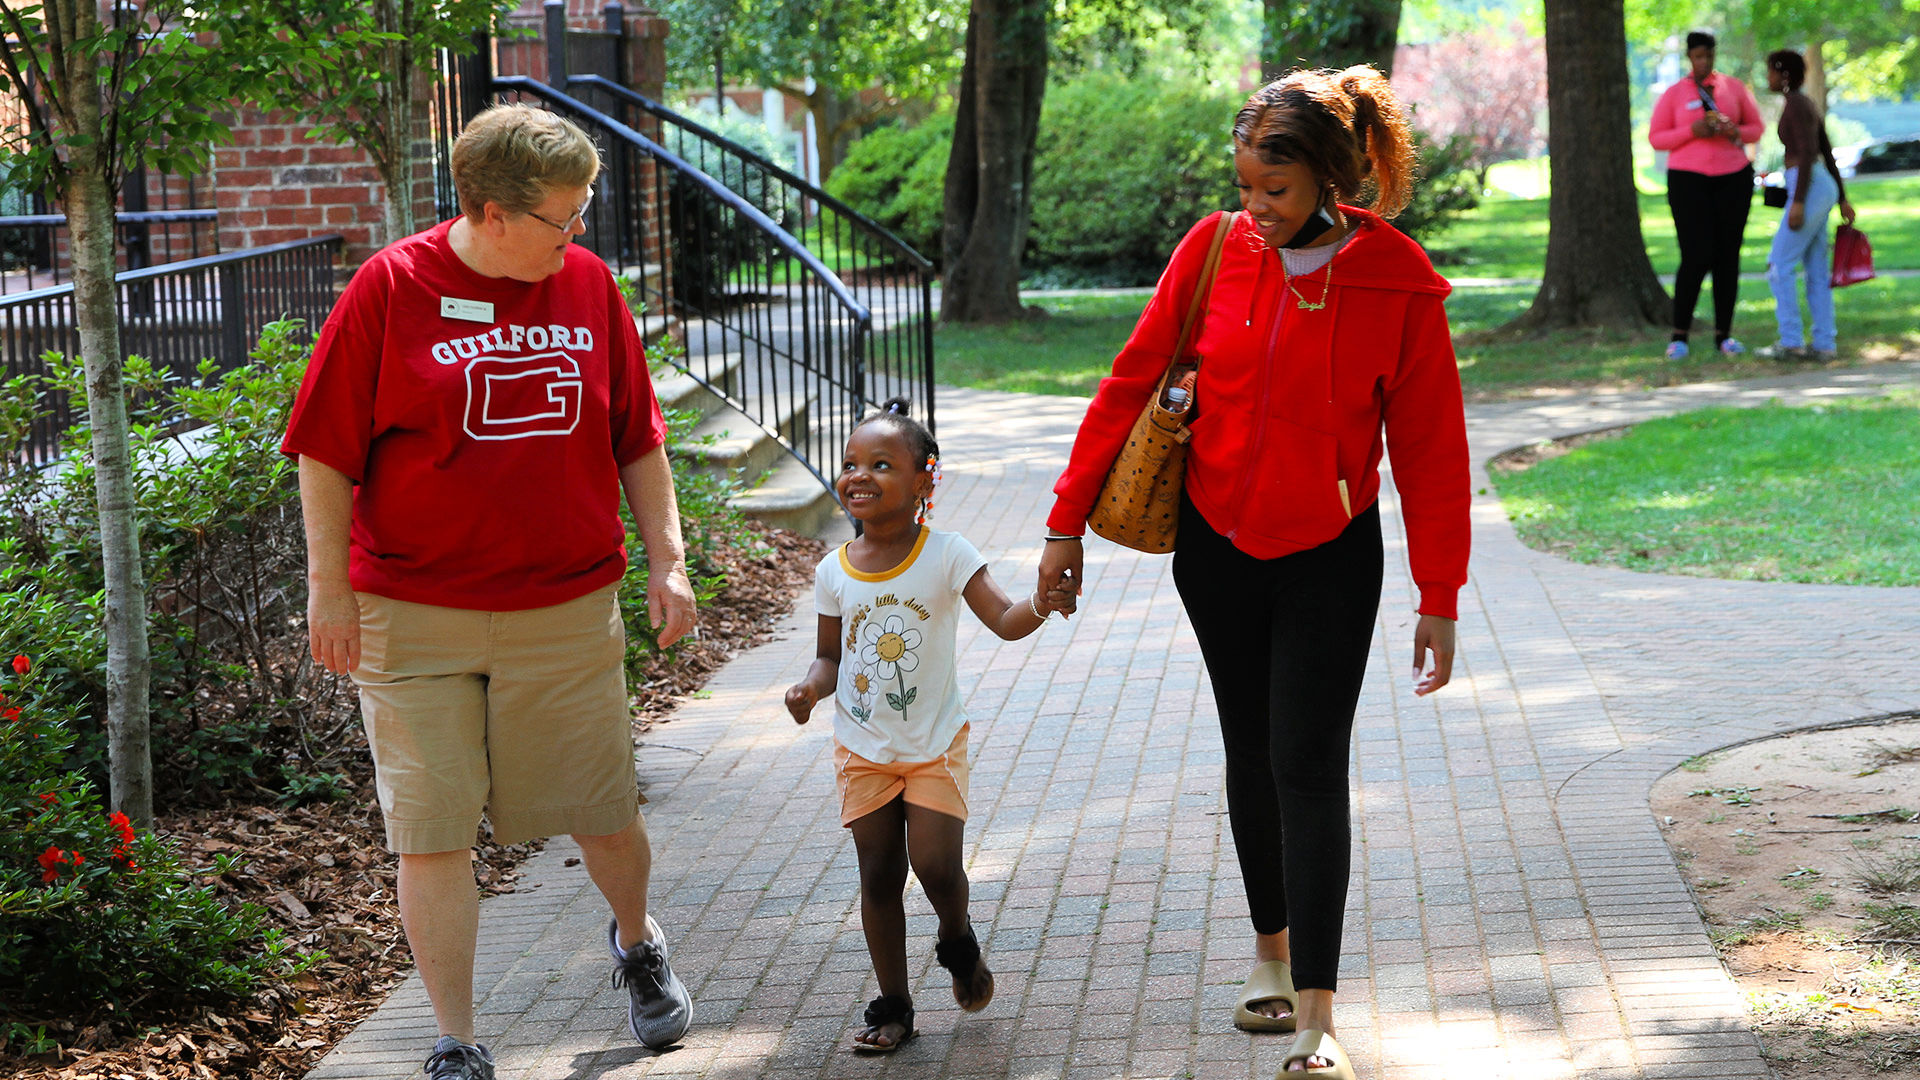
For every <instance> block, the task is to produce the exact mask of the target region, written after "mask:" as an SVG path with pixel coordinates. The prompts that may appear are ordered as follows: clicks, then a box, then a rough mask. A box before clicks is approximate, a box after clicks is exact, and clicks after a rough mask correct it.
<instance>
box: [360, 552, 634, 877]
mask: <svg viewBox="0 0 1920 1080" xmlns="http://www.w3.org/2000/svg"><path fill="white" fill-rule="evenodd" d="M614 592H615V589H614V587H613V586H608V587H606V588H604V589H599V590H597V591H595V592H593V593H591V594H589V595H587V596H583V597H581V598H580V599H578V600H569V601H568V602H566V603H564V604H555V605H553V606H552V607H544V608H534V609H532V610H530V611H469V610H465V609H462V608H445V607H435V606H432V605H429V604H415V603H409V602H407V601H405V600H394V599H391V598H389V597H385V596H375V595H372V594H369V593H361V594H360V666H359V667H358V668H356V669H355V670H354V672H353V681H354V683H355V684H356V685H358V686H359V688H360V714H361V717H362V719H363V720H364V721H365V723H366V728H367V742H368V744H369V745H370V746H371V747H372V748H373V765H374V773H375V782H376V784H377V786H378V788H379V792H380V812H381V814H382V816H383V817H384V818H385V819H386V826H387V847H388V848H389V849H391V850H393V851H396V852H400V853H402V854H408V855H425V854H431V853H433V852H439V851H463V850H465V849H467V848H469V847H472V846H473V844H474V840H475V833H476V830H477V829H478V828H479V825H480V815H481V813H482V812H483V811H484V812H485V813H486V815H487V818H488V820H490V821H491V822H492V823H493V835H494V839H495V840H497V841H499V842H500V843H503V844H518V843H524V842H525V841H528V840H531V839H533V838H535V837H539V836H557V835H559V834H562V833H577V834H580V835H582V836H605V835H607V834H609V833H616V832H619V831H620V830H621V829H623V828H626V826H627V825H628V824H629V823H630V822H632V821H633V818H634V815H635V814H636V813H637V812H638V808H639V788H638V786H637V785H636V783H635V781H634V772H633V731H632V728H631V726H630V725H631V721H630V719H629V716H628V712H627V684H626V671H625V667H624V664H623V658H624V654H625V650H626V635H625V628H624V626H623V625H622V624H621V621H620V609H619V605H618V603H617V602H616V601H615V599H614Z"/></svg>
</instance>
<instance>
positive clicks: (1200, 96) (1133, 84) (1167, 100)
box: [1026, 73, 1241, 285]
mask: <svg viewBox="0 0 1920 1080" xmlns="http://www.w3.org/2000/svg"><path fill="white" fill-rule="evenodd" d="M1240 103H1241V95H1240V94H1238V93H1237V92H1235V91H1233V90H1230V89H1218V88H1213V87H1209V86H1207V85H1205V84H1203V83H1200V82H1197V81H1194V82H1185V83H1180V82H1158V81H1155V82H1147V81H1138V80H1130V79H1126V78H1123V77H1121V76H1119V75H1115V74H1109V73H1096V74H1092V75H1087V76H1083V77H1081V78H1078V79H1075V80H1073V81H1072V82H1069V83H1065V84H1062V85H1058V86H1053V87H1049V88H1048V90H1047V97H1046V102H1045V104H1044V105H1043V106H1042V107H1041V115H1040V137H1039V143H1038V146H1037V147H1036V149H1035V152H1034V166H1033V220H1032V225H1031V226H1030V228H1029V229H1028V232H1027V252H1026V269H1027V271H1028V272H1030V273H1034V272H1038V273H1041V274H1045V275H1047V277H1046V279H1047V280H1049V281H1051V282H1053V283H1057V284H1063V285H1064V284H1087V285H1150V284H1152V283H1153V282H1154V281H1155V280H1157V279H1158V277H1159V276H1160V271H1161V269H1162V268H1164V267H1165V266H1166V262H1167V258H1168V256H1170V255H1172V254H1173V249H1174V247H1175V246H1176V245H1177V244H1179V242H1180V238H1181V237H1183V236H1185V235H1186V234H1187V231H1188V230H1189V229H1191V228H1193V225H1194V223H1195V222H1197V221H1199V220H1200V219H1201V218H1203V217H1205V216H1207V215H1208V214H1210V213H1212V212H1213V211H1215V210H1221V209H1239V206H1240V202H1239V198H1238V195H1237V193H1236V192H1235V190H1234V187H1233V157H1232V147H1231V141H1232V135H1231V127H1232V123H1233V116H1234V111H1235V109H1237V108H1238V107H1239V105H1240Z"/></svg>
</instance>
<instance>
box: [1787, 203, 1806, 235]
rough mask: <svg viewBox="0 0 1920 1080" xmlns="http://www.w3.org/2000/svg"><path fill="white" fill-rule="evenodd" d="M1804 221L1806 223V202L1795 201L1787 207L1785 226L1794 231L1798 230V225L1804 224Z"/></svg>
mask: <svg viewBox="0 0 1920 1080" xmlns="http://www.w3.org/2000/svg"><path fill="white" fill-rule="evenodd" d="M1806 223H1807V204H1806V203H1804V202H1797V203H1794V204H1793V205H1792V206H1790V207H1788V208H1787V228H1789V229H1792V230H1793V231H1794V232H1799V231H1800V227H1801V226H1803V225H1805V224H1806Z"/></svg>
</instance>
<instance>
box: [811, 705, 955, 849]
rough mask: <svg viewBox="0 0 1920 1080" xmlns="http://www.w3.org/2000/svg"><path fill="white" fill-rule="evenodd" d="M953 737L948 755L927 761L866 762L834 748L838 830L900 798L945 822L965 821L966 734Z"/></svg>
mask: <svg viewBox="0 0 1920 1080" xmlns="http://www.w3.org/2000/svg"><path fill="white" fill-rule="evenodd" d="M970 726H971V725H968V724H962V725H960V733H959V734H958V735H955V736H954V737H953V743H952V745H950V746H948V747H947V752H946V753H945V754H943V755H941V756H940V757H937V758H935V759H933V760H932V761H887V762H879V761H868V760H867V759H866V758H863V757H861V756H860V755H859V754H856V753H854V752H853V751H851V750H849V749H847V748H846V747H844V746H841V745H840V743H839V741H838V740H835V741H834V744H833V763H834V765H835V766H836V767H837V768H838V770H839V783H840V824H842V825H852V824H853V823H854V822H856V821H858V820H860V819H861V818H863V817H866V816H867V815H868V814H871V813H873V812H874V811H875V810H878V809H880V808H881V807H883V806H885V805H887V804H888V803H890V802H892V801H893V799H894V796H896V795H902V794H904V795H905V797H906V800H907V802H909V803H911V804H913V805H914V806H920V807H925V808H926V809H928V810H933V811H936V812H938V813H942V814H945V815H947V816H948V817H956V818H959V819H960V820H961V821H965V820H967V728H968V727H970Z"/></svg>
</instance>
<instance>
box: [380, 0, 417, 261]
mask: <svg viewBox="0 0 1920 1080" xmlns="http://www.w3.org/2000/svg"><path fill="white" fill-rule="evenodd" d="M411 9H412V3H411V2H410V0H380V2H379V3H378V4H377V5H376V6H375V7H374V23H375V26H376V27H377V28H378V29H379V30H380V31H381V32H382V33H389V34H396V35H398V36H397V37H396V38H394V39H393V40H392V41H390V42H389V43H388V44H387V47H386V48H385V49H384V50H383V52H384V57H383V59H384V60H385V63H386V68H387V71H386V74H387V76H388V79H387V82H386V84H385V86H386V91H385V93H384V94H383V95H382V98H383V100H382V101H381V106H382V111H383V112H385V114H386V115H385V117H384V123H383V125H382V126H384V127H385V128H386V135H387V146H386V149H385V152H384V153H377V154H375V155H373V158H374V165H375V167H376V168H378V169H379V171H380V180H381V183H382V185H384V187H385V190H386V197H385V198H386V206H385V207H383V208H382V212H381V225H382V227H383V228H384V229H385V230H386V234H387V239H386V242H387V243H389V244H391V243H393V242H395V241H397V240H403V239H405V238H406V237H409V236H412V235H413V233H414V220H413V160H414V158H413V86H414V80H415V78H417V74H416V73H415V71H414V70H413V46H412V45H411V44H410V43H409V41H408V38H407V31H408V28H409V27H411V26H412V25H413V23H412V21H411V20H412V18H413V12H412V10H411Z"/></svg>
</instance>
